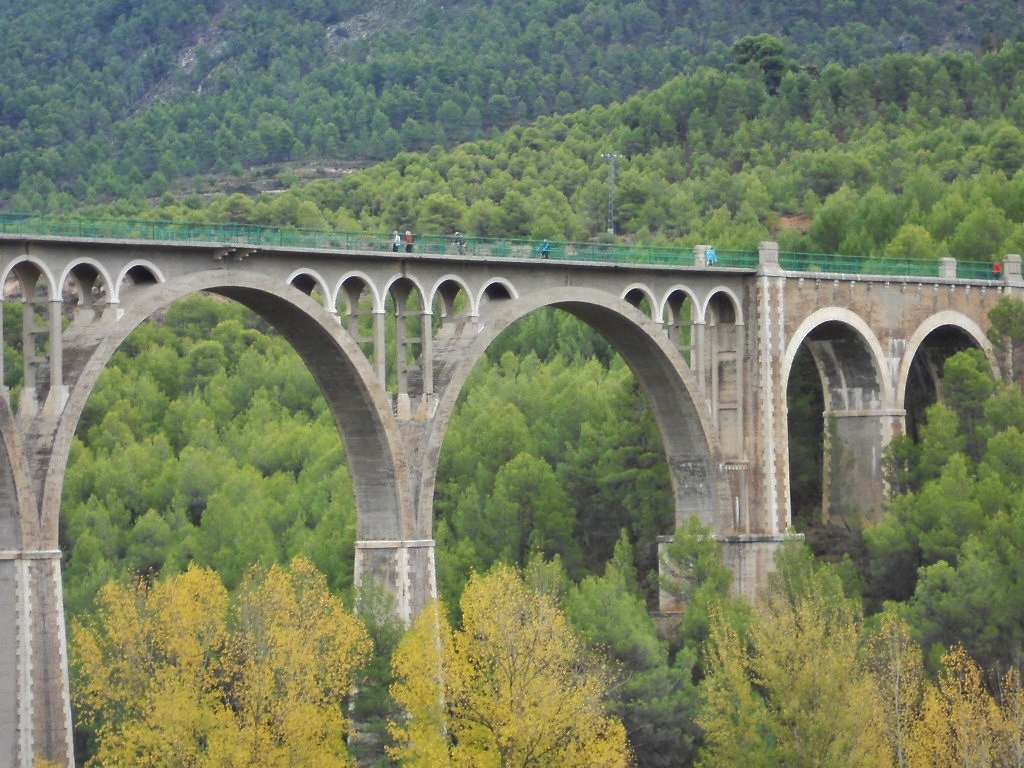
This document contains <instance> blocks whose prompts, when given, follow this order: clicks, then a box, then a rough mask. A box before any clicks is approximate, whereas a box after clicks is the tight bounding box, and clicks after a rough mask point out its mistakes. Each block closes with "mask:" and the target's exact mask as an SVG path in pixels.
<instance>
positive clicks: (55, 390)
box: [43, 296, 68, 417]
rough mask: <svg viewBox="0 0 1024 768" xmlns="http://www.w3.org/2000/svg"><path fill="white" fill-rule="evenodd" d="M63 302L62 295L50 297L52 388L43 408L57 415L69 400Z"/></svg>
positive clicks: (50, 413) (51, 414) (53, 415)
mask: <svg viewBox="0 0 1024 768" xmlns="http://www.w3.org/2000/svg"><path fill="white" fill-rule="evenodd" d="M62 308H63V303H62V301H61V297H60V296H56V297H54V296H51V297H50V320H49V322H50V351H49V358H50V390H49V392H48V393H47V395H46V402H45V403H44V404H43V410H44V411H45V412H46V413H47V414H48V415H50V416H52V417H55V416H57V415H59V414H60V412H61V411H62V410H63V409H64V405H65V403H67V401H68V390H67V387H65V386H64V338H63V330H62V328H63V322H64V315H63V313H62V311H61V310H62Z"/></svg>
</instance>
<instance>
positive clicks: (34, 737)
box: [0, 550, 74, 768]
mask: <svg viewBox="0 0 1024 768" xmlns="http://www.w3.org/2000/svg"><path fill="white" fill-rule="evenodd" d="M65 637H66V636H65V627H64V601H63V594H62V591H61V569H60V551H59V550H45V551H20V550H3V551H0V764H2V765H4V766H11V767H12V768H15V767H17V768H33V766H34V765H35V762H36V758H37V757H44V758H46V759H47V760H50V761H51V762H54V763H57V764H58V765H67V766H73V765H74V746H73V742H72V731H71V708H70V704H69V701H70V699H69V686H68V673H67V670H68V654H67V641H66V639H65Z"/></svg>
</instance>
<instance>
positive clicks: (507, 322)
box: [416, 286, 729, 534]
mask: <svg viewBox="0 0 1024 768" xmlns="http://www.w3.org/2000/svg"><path fill="white" fill-rule="evenodd" d="M544 307H553V308H556V309H561V310H564V311H566V312H568V313H570V314H572V315H574V316H575V317H577V318H578V319H579V320H581V321H582V322H584V323H586V324H587V325H589V326H590V327H591V328H593V329H594V330H595V331H597V332H598V333H600V334H601V335H602V336H603V337H604V338H605V339H607V340H608V342H609V343H610V344H611V345H612V346H613V347H614V348H615V349H616V351H617V352H618V353H619V354H620V355H621V356H622V357H623V359H624V360H625V362H626V364H627V365H628V366H629V367H630V369H631V370H632V371H633V373H634V376H635V377H636V379H637V382H638V384H639V385H640V387H641V389H642V390H643V391H644V393H645V394H646V396H647V400H648V402H649V404H650V407H651V411H652V413H653V414H654V418H655V420H656V422H657V424H658V427H659V429H660V431H661V436H662V443H663V445H664V447H665V454H666V458H667V461H668V465H669V475H670V477H671V481H672V489H673V497H674V503H675V513H676V514H675V520H676V525H677V526H678V525H679V524H680V523H681V522H682V521H684V520H686V519H687V518H688V517H689V516H690V515H697V517H698V518H699V519H700V520H701V522H702V523H703V524H704V525H706V526H708V527H710V528H711V530H712V531H713V532H714V533H716V534H717V533H721V532H723V531H724V530H725V529H726V527H727V526H728V524H729V521H728V520H727V519H725V518H724V517H723V510H726V509H728V504H727V503H725V502H724V500H725V499H727V498H728V488H727V487H726V486H725V484H724V482H723V481H722V480H721V477H720V473H719V471H718V468H719V464H720V462H721V451H720V449H719V447H718V441H717V437H716V435H715V434H714V433H713V431H712V430H711V429H710V428H709V420H708V417H707V414H706V413H705V412H704V411H703V410H701V407H699V406H698V403H699V402H700V399H699V397H698V396H697V386H696V383H695V381H694V378H693V376H692V374H691V372H690V370H689V368H688V367H687V366H686V363H685V362H684V361H683V359H682V357H681V356H680V354H679V351H678V349H676V348H675V347H674V346H673V345H672V344H671V343H670V342H669V340H668V339H667V338H666V336H665V332H664V330H663V328H662V326H661V325H660V324H659V323H656V322H654V321H653V320H651V318H650V317H648V316H646V315H645V314H644V313H643V312H641V311H640V310H638V309H637V308H636V307H634V306H632V305H631V304H629V303H628V302H627V301H625V300H624V299H619V298H617V297H616V296H613V295H610V294H608V293H605V292H603V291H598V290H595V289H588V288H571V287H570V288H567V287H565V286H559V287H554V288H548V289H544V290H541V291H536V292H531V293H530V294H528V295H527V296H525V297H523V298H521V299H507V300H502V301H494V302H490V303H488V304H486V305H485V306H482V307H481V315H480V324H479V331H478V332H477V333H476V334H474V335H473V337H472V339H471V340H470V341H469V342H468V343H467V345H466V346H465V347H464V348H463V349H462V350H461V354H460V356H459V362H458V364H456V365H455V366H453V367H452V368H450V369H449V370H448V371H447V372H446V375H445V379H444V381H443V386H442V387H441V388H440V389H439V392H440V393H441V394H440V397H439V400H438V404H437V409H436V411H435V414H434V418H433V420H432V423H431V425H430V427H429V432H428V434H427V435H426V436H425V438H424V442H425V444H424V453H423V460H422V462H421V466H422V472H421V475H420V477H419V482H418V494H417V512H416V514H417V518H418V521H419V525H420V527H421V529H422V530H432V525H433V519H432V518H433V498H434V489H435V483H436V472H437V464H438V458H439V455H440V452H441V447H442V443H443V441H444V436H445V434H446V432H447V429H448V425H449V423H450V421H451V417H452V413H453V411H454V408H455V404H456V402H457V400H458V397H459V394H460V393H461V391H462V389H463V387H464V385H465V382H466V379H467V378H468V376H469V374H470V372H471V371H472V369H473V367H474V366H475V365H476V363H477V362H478V361H479V360H480V359H481V358H482V357H483V356H484V354H485V352H486V350H487V348H488V347H489V346H490V344H491V343H492V342H493V341H494V340H495V339H496V338H497V337H498V335H499V334H500V333H501V332H502V331H504V330H505V329H506V328H508V327H509V326H511V325H512V324H513V323H514V322H516V321H517V320H519V319H521V318H523V317H525V316H526V315H528V314H529V313H531V312H533V311H535V310H538V309H541V308H544Z"/></svg>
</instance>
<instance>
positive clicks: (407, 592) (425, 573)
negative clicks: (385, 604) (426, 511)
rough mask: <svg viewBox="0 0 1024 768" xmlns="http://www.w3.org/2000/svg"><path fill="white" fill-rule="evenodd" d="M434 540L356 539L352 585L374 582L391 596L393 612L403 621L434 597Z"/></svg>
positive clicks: (408, 619) (412, 616)
mask: <svg viewBox="0 0 1024 768" xmlns="http://www.w3.org/2000/svg"><path fill="white" fill-rule="evenodd" d="M435 573H436V571H435V568H434V540H433V539H411V540H379V541H374V540H366V541H357V542H356V563H355V582H356V587H357V588H359V587H361V586H367V585H369V584H376V585H379V586H380V587H382V588H384V589H386V590H387V591H388V592H389V593H390V594H391V595H393V596H394V598H395V603H396V605H395V613H396V615H397V616H398V617H399V618H401V619H402V620H403V621H405V622H406V623H409V622H410V621H412V619H413V618H415V617H416V615H417V614H419V612H420V611H421V610H422V609H423V607H424V606H425V605H426V604H427V603H428V602H430V601H431V600H433V599H434V598H435V597H437V584H436V582H435V575H434V574H435Z"/></svg>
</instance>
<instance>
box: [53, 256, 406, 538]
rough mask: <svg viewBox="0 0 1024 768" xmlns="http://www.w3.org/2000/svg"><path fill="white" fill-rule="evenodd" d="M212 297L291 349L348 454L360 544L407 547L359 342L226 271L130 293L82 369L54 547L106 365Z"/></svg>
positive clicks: (392, 439) (392, 468) (253, 279)
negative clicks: (192, 299) (200, 296)
mask: <svg viewBox="0 0 1024 768" xmlns="http://www.w3.org/2000/svg"><path fill="white" fill-rule="evenodd" d="M204 291H205V292H210V293H214V294H218V295H221V296H224V297H226V298H230V299H232V300H235V301H237V302H239V303H240V304H243V305H245V306H246V307H248V308H249V309H251V310H252V311H254V312H256V313H257V314H259V315H260V316H261V317H263V318H264V319H265V320H267V322H269V323H270V324H271V325H273V326H274V328H275V329H277V331H278V332H279V333H281V334H282V336H284V337H285V338H286V339H287V340H288V341H289V343H290V344H291V345H292V346H293V347H294V348H295V350H296V351H297V352H298V354H299V355H300V357H301V358H302V359H303V361H304V362H305V364H306V366H307V367H308V368H309V370H310V372H311V374H312V375H313V377H314V379H315V380H316V382H317V384H318V385H319V387H320V389H321V391H322V392H323V394H324V398H325V400H326V401H327V404H328V407H329V408H330V410H331V413H332V414H333V416H334V419H335V423H336V424H337V426H338V430H339V432H340V434H341V437H342V440H343V442H344V444H345V448H346V451H347V455H348V462H349V469H350V472H351V475H352V480H353V485H354V489H355V495H356V508H357V513H358V531H357V535H358V537H359V538H360V539H366V540H374V539H389V540H391V539H398V540H401V539H404V538H407V537H408V536H409V534H410V532H411V516H410V510H411V503H410V499H409V491H408V478H407V476H406V469H405V465H404V462H403V461H402V460H401V458H400V457H399V456H398V455H397V454H396V453H395V450H396V446H398V445H399V440H398V437H397V428H396V426H395V424H394V421H393V419H392V418H391V405H390V403H389V402H388V401H387V399H386V398H385V396H384V393H383V388H382V387H381V386H380V385H379V384H378V383H377V381H376V377H375V376H374V374H373V372H372V370H371V369H370V367H369V364H368V362H367V360H366V358H365V356H364V355H363V354H362V352H361V351H360V350H359V349H358V347H357V346H356V345H355V343H354V342H353V340H352V339H351V338H350V337H349V336H348V335H347V334H345V333H344V332H343V331H342V330H341V327H340V325H339V324H338V322H337V321H336V320H335V319H333V318H331V317H330V315H329V313H328V312H327V311H326V310H325V309H324V307H323V306H321V305H320V304H319V303H318V302H316V301H315V300H313V299H311V298H310V297H308V296H306V295H305V294H304V293H303V292H302V291H300V290H298V289H296V288H293V287H290V286H282V285H280V284H278V283H277V282H276V281H272V280H270V279H268V278H266V277H264V276H262V275H259V274H255V273H238V272H232V273H226V272H224V271H222V270H212V271H209V272H201V273H195V274H192V275H190V276H189V277H188V279H184V280H172V281H169V282H166V283H159V284H153V285H146V286H144V287H140V288H136V289H133V290H132V291H131V292H126V293H125V294H124V296H123V300H122V306H121V310H122V312H121V314H120V317H119V318H118V319H117V320H116V321H115V322H114V323H112V324H109V325H108V324H104V329H103V330H104V334H103V337H102V339H101V341H100V342H99V343H98V344H95V345H94V349H93V351H92V353H91V354H90V355H89V358H88V360H87V361H86V362H85V363H84V365H83V366H82V368H81V373H80V375H79V376H78V378H77V380H76V381H75V382H74V387H73V391H72V392H71V394H70V397H69V399H68V403H67V405H66V407H65V410H64V412H63V414H62V416H61V419H60V422H59V424H58V425H57V428H56V430H55V434H54V439H53V450H52V453H51V455H50V459H49V466H48V468H47V470H46V477H45V485H44V487H43V494H42V500H41V509H42V528H43V532H44V538H45V539H46V540H47V541H50V542H52V543H54V544H55V543H56V537H57V523H58V521H57V516H58V514H59V508H60V496H61V492H62V487H63V482H64V475H65V470H66V463H67V457H68V452H69V450H70V446H71V441H72V438H73V436H74V433H75V430H76V428H77V425H78V422H79V419H80V418H81V414H82V411H83V409H84V407H85V404H86V401H87V400H88V397H89V395H90V394H91V392H92V390H93V387H94V386H95V383H96V380H97V379H98V377H99V375H100V374H101V373H102V371H103V370H104V369H105V367H106V365H107V363H108V362H109V360H110V357H111V356H112V355H113V354H114V352H115V351H116V350H117V349H118V347H119V346H120V345H121V343H122V342H123V341H124V340H125V338H127V336H128V334H130V333H131V332H132V331H133V330H134V329H135V328H137V327H138V326H139V325H140V324H141V323H142V322H143V321H145V320H146V319H147V318H148V317H150V316H151V315H152V314H153V313H154V312H156V311H159V310H160V309H163V308H165V307H167V306H168V305H169V304H171V303H172V302H173V301H175V300H177V299H180V298H184V297H186V296H188V295H191V294H194V293H199V292H204ZM92 332H93V331H92V329H91V328H90V327H89V325H88V324H85V325H82V326H80V327H76V326H75V325H72V326H70V327H69V329H68V331H67V332H66V334H65V341H66V342H69V343H71V344H74V343H75V341H76V338H75V337H76V335H78V336H81V337H84V338H87V337H88V336H89V335H90V334H91V333H92Z"/></svg>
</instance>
